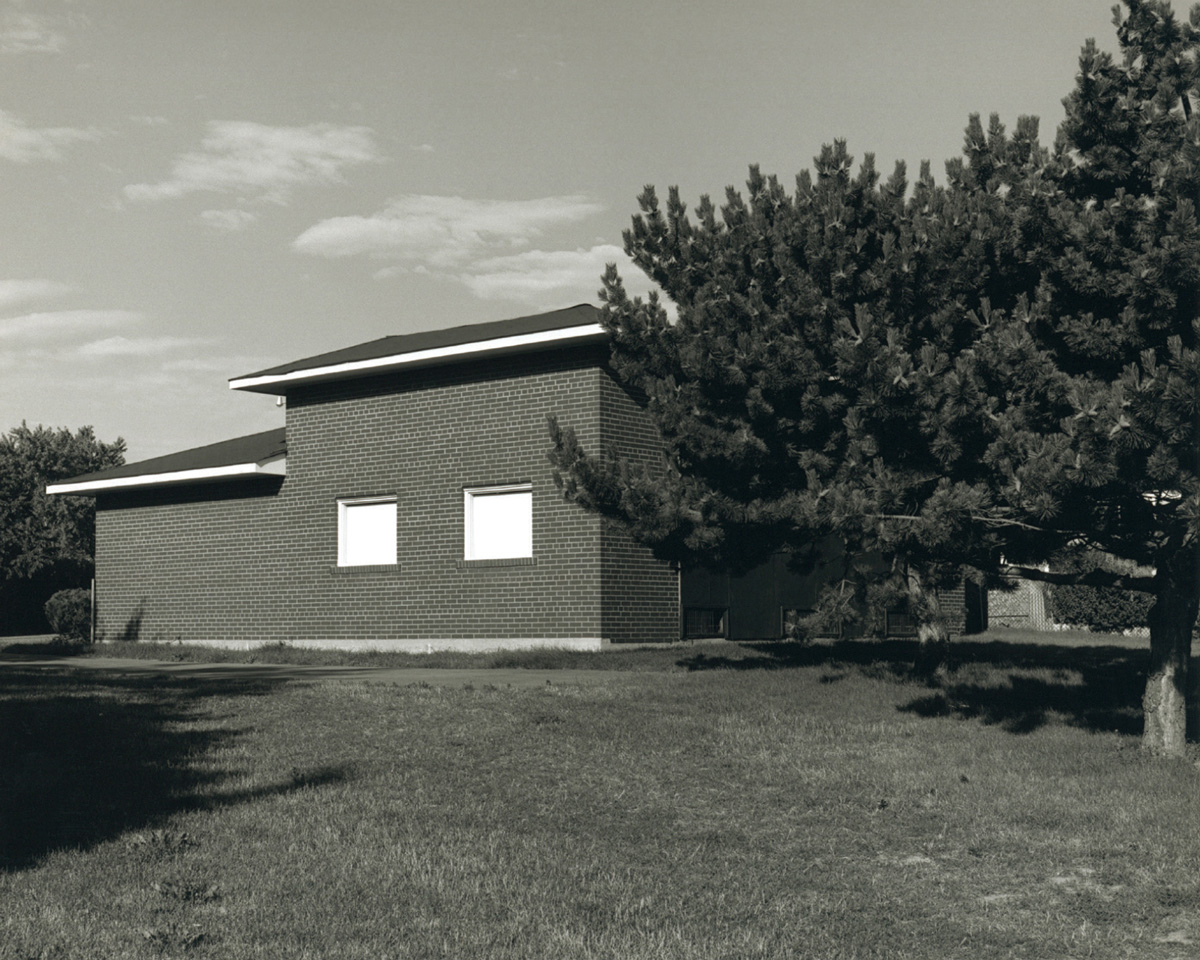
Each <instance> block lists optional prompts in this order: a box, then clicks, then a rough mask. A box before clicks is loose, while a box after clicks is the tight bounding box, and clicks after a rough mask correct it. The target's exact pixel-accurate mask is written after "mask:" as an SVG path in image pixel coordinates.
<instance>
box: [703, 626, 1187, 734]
mask: <svg viewBox="0 0 1200 960" xmlns="http://www.w3.org/2000/svg"><path fill="white" fill-rule="evenodd" d="M745 646H746V648H747V649H748V650H750V651H753V653H754V654H756V655H755V656H748V657H737V656H712V655H708V654H705V653H700V654H697V655H695V656H692V657H689V658H686V659H685V660H682V661H680V664H681V665H682V666H685V667H687V669H689V670H710V669H730V670H784V669H796V668H812V667H826V668H827V671H826V672H825V673H824V674H822V675H821V677H819V678H818V679H819V681H820V682H822V683H836V682H838V681H840V680H843V679H845V678H846V677H848V676H850V675H851V674H855V673H856V674H859V675H864V676H869V677H871V678H873V679H878V680H885V681H890V682H895V683H902V684H919V685H920V686H921V687H924V688H925V690H926V691H928V692H926V693H923V694H922V695H921V696H918V697H915V698H914V699H913V700H911V701H909V702H908V703H905V704H903V705H901V706H900V708H899V709H900V710H901V711H903V712H905V713H910V714H914V715H916V716H921V717H950V716H953V717H958V718H960V719H971V720H977V721H979V722H982V723H985V724H996V725H999V726H1001V727H1003V729H1005V730H1008V731H1010V732H1012V733H1017V734H1020V733H1030V732H1032V731H1034V730H1037V729H1038V728H1039V727H1042V726H1044V725H1046V724H1047V723H1050V722H1060V723H1067V724H1069V725H1071V726H1075V727H1080V728H1083V729H1086V730H1093V731H1115V732H1118V733H1123V734H1131V735H1132V734H1138V733H1140V732H1141V730H1142V706H1141V697H1142V691H1143V688H1144V686H1145V678H1146V668H1147V664H1148V659H1149V652H1148V650H1147V649H1146V648H1142V647H1138V648H1132V649H1131V648H1129V647H1123V646H1113V645H1103V644H1096V645H1093V646H1086V645H1068V644H1055V643H1053V642H1041V643H1014V642H1009V641H1003V640H983V641H976V640H955V641H953V643H952V644H951V647H950V655H949V659H948V660H947V662H946V663H945V664H944V665H943V666H942V667H941V668H940V669H938V671H937V672H936V673H935V674H933V675H932V676H925V675H922V674H921V673H919V672H918V671H917V670H915V669H914V666H913V665H914V664H915V663H917V662H918V659H919V646H918V644H917V642H916V641H915V640H871V639H865V640H837V641H832V642H828V643H814V644H793V643H774V642H772V643H760V644H746V645H745ZM1194 733H1195V731H1192V734H1193V736H1194Z"/></svg>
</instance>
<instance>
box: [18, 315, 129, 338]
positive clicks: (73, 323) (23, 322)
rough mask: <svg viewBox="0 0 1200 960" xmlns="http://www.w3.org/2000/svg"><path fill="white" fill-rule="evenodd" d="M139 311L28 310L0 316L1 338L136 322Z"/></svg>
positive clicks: (45, 335)
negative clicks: (0, 318) (4, 316)
mask: <svg viewBox="0 0 1200 960" xmlns="http://www.w3.org/2000/svg"><path fill="white" fill-rule="evenodd" d="M139 320H141V315H140V314H138V313H134V312H132V311H130V310H58V311H53V312H48V313H27V314H25V315H24V316H20V317H9V318H8V319H6V320H0V340H26V341H28V340H45V339H47V338H55V337H61V336H64V335H71V334H76V333H80V332H87V331H91V330H104V329H111V328H112V327H120V326H124V325H126V324H131V323H137V322H138V321H139Z"/></svg>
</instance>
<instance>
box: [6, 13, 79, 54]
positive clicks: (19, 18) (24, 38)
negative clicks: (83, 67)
mask: <svg viewBox="0 0 1200 960" xmlns="http://www.w3.org/2000/svg"><path fill="white" fill-rule="evenodd" d="M54 24H55V20H54V19H53V18H51V17H40V16H35V15H33V14H29V13H25V12H23V11H20V10H15V9H12V8H10V9H8V10H5V11H4V12H3V13H0V53H58V52H59V51H61V50H62V48H63V47H64V46H65V45H66V42H67V38H66V37H65V36H64V35H63V34H62V33H60V32H59V31H58V30H57V29H56V28H55V26H54Z"/></svg>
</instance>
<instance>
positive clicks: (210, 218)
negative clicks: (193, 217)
mask: <svg viewBox="0 0 1200 960" xmlns="http://www.w3.org/2000/svg"><path fill="white" fill-rule="evenodd" d="M257 219H258V214H257V213H251V212H250V211H249V210H237V209H231V210H205V211H204V212H203V213H201V214H200V221H201V222H202V223H204V224H206V225H207V226H210V227H212V228H213V229H214V230H225V231H228V232H230V233H233V232H235V231H237V230H245V229H246V227H248V226H250V224H252V223H254V222H255V221H256V220H257Z"/></svg>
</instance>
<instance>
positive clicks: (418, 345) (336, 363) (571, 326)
mask: <svg viewBox="0 0 1200 960" xmlns="http://www.w3.org/2000/svg"><path fill="white" fill-rule="evenodd" d="M606 337H607V334H606V333H605V332H604V329H603V328H602V327H601V326H600V311H599V309H597V308H596V307H594V306H592V305H591V304H587V303H579V304H576V305H575V306H573V307H566V308H565V309H562V310H553V311H551V312H549V313H539V314H536V315H534V316H528V317H514V318H512V319H510V320H496V321H493V322H491V323H475V324H469V325H467V326H461V327H450V328H448V329H445V330H426V331H423V332H421V333H408V334H403V335H401V336H392V337H381V338H380V339H378V340H371V341H368V342H367V343H360V344H356V345H355V346H352V347H345V348H344V349H341V350H334V351H332V352H330V353H321V354H317V355H316V356H313V357H304V358H303V359H300V360H293V361H291V362H290V363H282V364H280V365H278V366H275V367H268V368H267V369H266V370H259V371H257V372H256V373H248V374H246V375H245V376H241V377H234V378H233V379H232V380H230V381H229V386H230V388H231V389H233V390H250V391H254V392H258V393H283V392H285V391H286V389H287V388H288V387H289V386H293V385H296V384H301V383H316V382H320V381H325V380H340V379H346V378H350V377H359V376H369V375H371V374H375V373H383V372H385V371H387V370H391V369H395V368H397V367H402V366H403V367H412V366H429V365H432V364H437V363H451V362H454V361H456V360H465V359H470V358H473V357H478V356H481V355H497V354H505V353H525V352H530V351H534V350H545V349H551V348H554V347H556V346H562V345H564V344H566V343H588V342H596V343H601V342H603V341H604V340H605V339H606Z"/></svg>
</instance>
